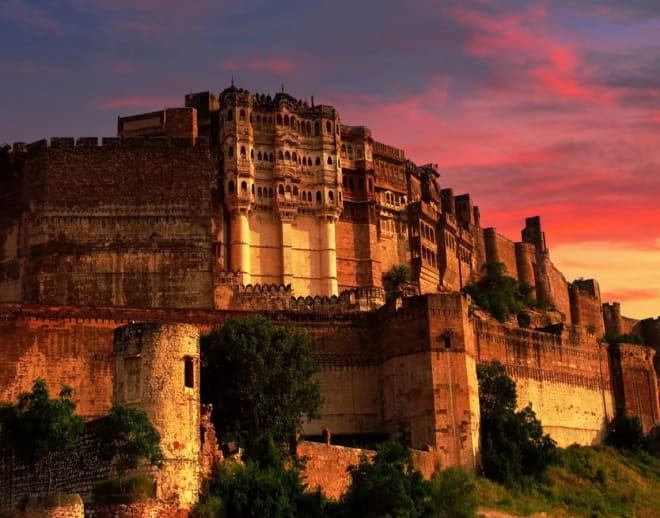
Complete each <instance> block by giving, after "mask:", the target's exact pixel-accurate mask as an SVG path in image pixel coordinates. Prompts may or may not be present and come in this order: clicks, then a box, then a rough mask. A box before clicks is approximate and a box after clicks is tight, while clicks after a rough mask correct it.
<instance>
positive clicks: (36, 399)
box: [0, 378, 84, 493]
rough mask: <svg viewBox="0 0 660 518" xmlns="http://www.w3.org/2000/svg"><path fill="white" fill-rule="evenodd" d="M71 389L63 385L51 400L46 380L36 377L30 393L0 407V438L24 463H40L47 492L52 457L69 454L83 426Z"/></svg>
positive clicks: (49, 483)
mask: <svg viewBox="0 0 660 518" xmlns="http://www.w3.org/2000/svg"><path fill="white" fill-rule="evenodd" d="M72 393H73V390H72V389H71V388H70V387H67V386H62V390H61V391H60V393H59V397H58V399H50V398H49V393H48V389H47V388H46V381H45V380H44V379H42V378H37V379H36V380H35V381H34V384H33V385H32V392H24V393H22V394H20V395H19V396H18V401H17V403H16V404H7V403H5V404H3V405H2V407H1V409H0V437H1V438H2V442H4V443H6V444H7V445H9V447H10V448H11V449H12V450H13V451H14V453H15V455H16V457H17V458H18V459H19V460H20V461H21V462H23V463H25V464H29V465H34V464H36V463H38V462H41V463H43V464H44V465H45V467H46V469H47V470H48V493H50V491H51V487H52V479H53V475H52V460H53V455H54V454H56V453H68V454H71V453H73V452H74V451H75V441H76V439H77V438H78V437H79V436H80V434H81V433H82V431H83V429H84V422H83V419H82V417H80V416H78V415H75V414H74V411H75V409H76V405H75V403H74V402H73V401H71V395H72Z"/></svg>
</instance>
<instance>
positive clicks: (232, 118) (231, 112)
mask: <svg viewBox="0 0 660 518" xmlns="http://www.w3.org/2000/svg"><path fill="white" fill-rule="evenodd" d="M227 120H228V121H233V120H234V112H233V111H231V110H227Z"/></svg>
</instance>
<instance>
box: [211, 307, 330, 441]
mask: <svg viewBox="0 0 660 518" xmlns="http://www.w3.org/2000/svg"><path fill="white" fill-rule="evenodd" d="M201 345H202V372H201V375H202V385H201V386H202V401H204V402H205V403H212V404H213V407H214V413H213V419H214V424H215V426H216V430H217V431H218V433H219V435H220V437H223V438H224V439H226V440H237V441H238V442H239V443H241V444H243V445H244V446H246V447H248V450H249V446H250V445H251V444H253V443H254V442H255V441H258V440H259V439H260V438H262V437H264V436H266V435H267V434H270V435H272V437H273V439H274V440H275V441H276V442H277V443H283V442H286V441H288V440H290V439H291V438H292V437H293V436H294V435H295V433H296V432H298V431H299V429H300V427H301V425H302V419H303V416H306V417H307V418H310V419H311V418H314V417H317V416H318V410H319V406H320V403H321V389H320V385H319V383H318V382H317V381H315V380H313V379H312V377H313V375H314V374H315V373H316V372H318V370H319V367H318V362H317V361H316V358H315V357H314V355H313V353H312V347H311V343H310V339H309V336H308V335H307V333H305V332H304V331H302V330H299V329H295V328H292V327H276V326H275V325H273V322H272V321H271V320H270V319H267V318H264V317H259V316H254V317H249V318H245V319H233V318H228V319H227V320H226V321H225V323H224V326H223V327H222V329H220V330H219V331H218V330H216V331H213V332H212V333H211V334H210V335H209V336H206V337H204V338H203V339H202V344H201Z"/></svg>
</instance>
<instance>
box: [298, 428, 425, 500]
mask: <svg viewBox="0 0 660 518" xmlns="http://www.w3.org/2000/svg"><path fill="white" fill-rule="evenodd" d="M375 453H376V452H375V451H374V450H362V449H358V448H346V447H343V446H335V445H330V444H324V443H316V442H308V441H301V442H299V443H298V444H297V445H296V456H297V457H298V458H299V459H306V460H307V463H306V465H305V470H304V472H303V477H304V481H305V483H306V484H307V487H308V488H309V489H310V490H313V489H316V488H317V487H318V488H320V489H321V492H322V493H323V494H324V495H325V496H326V497H327V498H331V499H333V500H339V498H340V497H341V496H342V495H343V494H344V493H345V492H346V489H348V486H349V485H350V483H351V477H350V474H349V472H348V468H349V467H350V466H357V465H358V464H359V463H360V458H361V457H363V456H364V457H366V458H368V459H369V458H372V457H373V455H375ZM411 454H412V458H413V465H414V466H415V468H416V469H418V470H419V471H421V472H422V475H424V477H425V478H426V479H430V478H431V475H432V474H433V472H434V471H435V468H436V458H435V454H434V452H432V451H419V450H413V451H412V452H411Z"/></svg>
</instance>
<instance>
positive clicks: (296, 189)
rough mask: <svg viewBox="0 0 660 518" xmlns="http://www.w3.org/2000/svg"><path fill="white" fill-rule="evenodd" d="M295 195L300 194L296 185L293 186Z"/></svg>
mask: <svg viewBox="0 0 660 518" xmlns="http://www.w3.org/2000/svg"><path fill="white" fill-rule="evenodd" d="M293 195H294V196H298V187H296V186H294V187H293Z"/></svg>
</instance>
